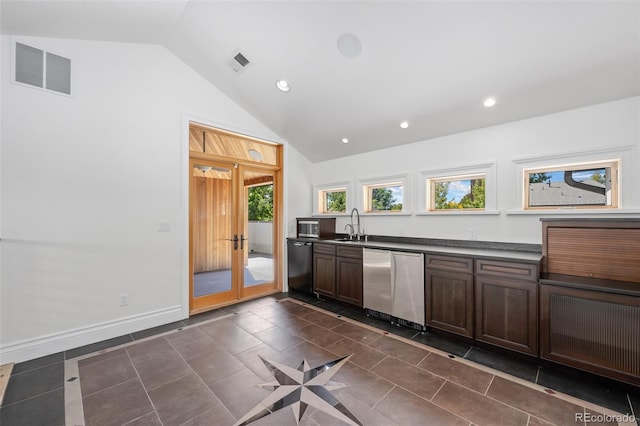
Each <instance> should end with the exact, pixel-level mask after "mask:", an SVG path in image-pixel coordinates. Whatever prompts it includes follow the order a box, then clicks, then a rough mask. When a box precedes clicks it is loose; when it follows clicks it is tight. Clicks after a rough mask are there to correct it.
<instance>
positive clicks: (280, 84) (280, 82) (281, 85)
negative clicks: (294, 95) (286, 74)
mask: <svg viewBox="0 0 640 426" xmlns="http://www.w3.org/2000/svg"><path fill="white" fill-rule="evenodd" d="M276 87H277V88H278V89H280V90H281V91H283V92H288V91H289V90H291V86H289V83H287V82H286V80H278V81H276Z"/></svg>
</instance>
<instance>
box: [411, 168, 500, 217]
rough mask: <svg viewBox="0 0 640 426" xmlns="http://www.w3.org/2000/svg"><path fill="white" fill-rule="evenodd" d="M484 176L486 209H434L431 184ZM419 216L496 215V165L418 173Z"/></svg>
mask: <svg viewBox="0 0 640 426" xmlns="http://www.w3.org/2000/svg"><path fill="white" fill-rule="evenodd" d="M477 176H483V177H484V179H485V181H484V185H485V193H484V209H451V210H435V209H434V208H432V205H431V204H432V201H433V200H432V198H431V196H432V193H431V191H432V189H431V182H432V181H438V180H463V179H465V178H466V179H469V178H470V177H477ZM418 203H419V205H420V209H419V211H418V213H417V214H419V215H495V214H500V212H499V211H498V210H497V182H496V163H484V164H474V165H470V166H462V167H452V168H448V169H439V170H423V171H421V172H418Z"/></svg>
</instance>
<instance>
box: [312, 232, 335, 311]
mask: <svg viewBox="0 0 640 426" xmlns="http://www.w3.org/2000/svg"><path fill="white" fill-rule="evenodd" d="M313 291H314V292H316V293H318V294H321V295H323V296H327V297H331V298H335V297H336V246H335V245H334V244H321V243H313Z"/></svg>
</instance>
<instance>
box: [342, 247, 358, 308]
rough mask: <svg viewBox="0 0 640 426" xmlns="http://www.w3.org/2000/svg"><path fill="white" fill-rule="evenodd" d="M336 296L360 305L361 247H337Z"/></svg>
mask: <svg viewBox="0 0 640 426" xmlns="http://www.w3.org/2000/svg"><path fill="white" fill-rule="evenodd" d="M336 278H337V283H336V298H337V299H338V300H340V301H343V302H347V303H351V304H352V305H356V306H358V307H362V248H360V247H337V257H336Z"/></svg>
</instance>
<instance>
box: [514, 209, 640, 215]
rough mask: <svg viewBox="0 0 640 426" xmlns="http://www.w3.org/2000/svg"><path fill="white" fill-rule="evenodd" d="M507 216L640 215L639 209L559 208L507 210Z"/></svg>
mask: <svg viewBox="0 0 640 426" xmlns="http://www.w3.org/2000/svg"><path fill="white" fill-rule="evenodd" d="M505 213H506V214H507V215H533V216H548V215H554V216H555V215H575V216H578V215H603V216H604V215H616V214H639V213H640V210H638V209H572V208H565V209H562V208H559V209H555V210H507V211H506V212H505Z"/></svg>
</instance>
